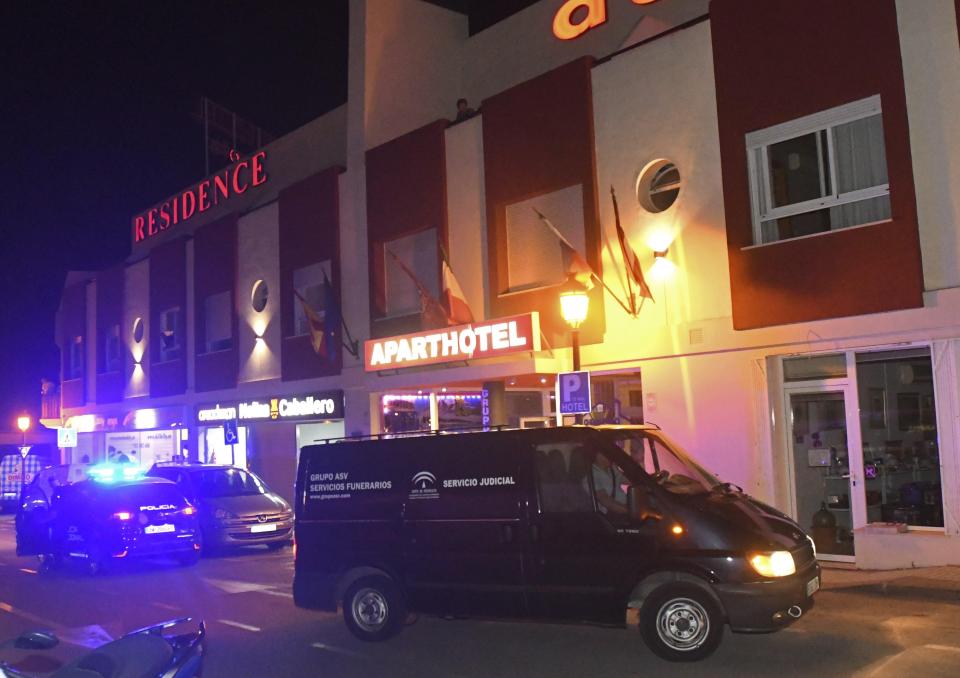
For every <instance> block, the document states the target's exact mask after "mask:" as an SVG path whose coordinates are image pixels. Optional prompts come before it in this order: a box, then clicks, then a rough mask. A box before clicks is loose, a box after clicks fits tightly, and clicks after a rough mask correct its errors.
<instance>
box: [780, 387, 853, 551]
mask: <svg viewBox="0 0 960 678" xmlns="http://www.w3.org/2000/svg"><path fill="white" fill-rule="evenodd" d="M847 390H848V389H847V388H846V384H842V385H838V386H837V387H830V386H825V387H821V388H803V389H796V390H794V389H789V388H788V389H787V391H786V408H787V415H788V418H787V423H788V435H789V446H788V447H789V450H790V456H791V460H790V466H789V468H790V472H791V475H792V494H793V509H794V517H795V518H796V519H797V522H798V523H799V524H800V527H802V528H803V529H804V530H805V531H806V532H807V533H808V534H809V535H810V536H812V537H813V540H814V542H815V543H816V546H817V554H818V556H820V557H821V558H825V559H832V560H853V556H854V552H855V549H854V529H855V528H857V527H860V526H862V525H863V524H864V523H865V521H864V516H862V515H861V514H862V511H863V506H862V503H863V502H862V497H863V493H862V489H861V488H860V487H859V486H858V482H857V480H858V478H859V477H860V473H859V471H860V467H861V466H862V459H861V458H860V455H859V453H858V451H859V436H858V435H857V434H856V427H855V426H854V431H852V433H853V435H848V433H849V432H851V431H850V427H848V420H847V413H848V411H856V407H855V404H854V406H853V407H848V404H847ZM855 451H857V452H855Z"/></svg>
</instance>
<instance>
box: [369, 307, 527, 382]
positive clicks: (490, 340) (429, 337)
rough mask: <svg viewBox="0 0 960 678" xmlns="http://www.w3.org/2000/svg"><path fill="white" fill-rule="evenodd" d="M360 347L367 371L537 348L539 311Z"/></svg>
mask: <svg viewBox="0 0 960 678" xmlns="http://www.w3.org/2000/svg"><path fill="white" fill-rule="evenodd" d="M363 350H364V368H365V369H366V371H367V372H377V371H380V370H392V369H398V368H402V367H417V366H422V365H435V364H439V363H449V362H459V361H463V360H474V359H479V358H495V357H498V356H503V355H509V354H511V353H522V352H525V351H539V350H540V314H539V313H536V312H534V313H524V314H523V315H515V316H510V317H508V318H497V319H494V320H485V321H482V322H475V323H470V324H468V325H457V326H455V327H444V328H442V329H437V330H429V331H426V332H417V333H415V334H404V335H401V336H396V337H389V338H386V339H371V340H369V341H367V342H366V343H365V344H364V347H363Z"/></svg>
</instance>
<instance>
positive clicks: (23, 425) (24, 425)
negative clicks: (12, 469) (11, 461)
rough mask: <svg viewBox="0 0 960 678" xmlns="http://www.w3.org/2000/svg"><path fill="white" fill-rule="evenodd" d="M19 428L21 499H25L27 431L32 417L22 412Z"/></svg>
mask: <svg viewBox="0 0 960 678" xmlns="http://www.w3.org/2000/svg"><path fill="white" fill-rule="evenodd" d="M17 428H18V429H20V501H21V502H22V501H23V491H24V490H25V489H26V487H27V454H29V452H30V448H29V447H27V431H28V430H29V428H30V417H28V416H27V415H25V414H21V415H20V416H19V417H17Z"/></svg>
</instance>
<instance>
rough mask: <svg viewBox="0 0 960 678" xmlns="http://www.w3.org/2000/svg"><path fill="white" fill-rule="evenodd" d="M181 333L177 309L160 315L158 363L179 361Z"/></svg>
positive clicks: (178, 310)
mask: <svg viewBox="0 0 960 678" xmlns="http://www.w3.org/2000/svg"><path fill="white" fill-rule="evenodd" d="M182 331H183V328H182V323H181V320H180V308H179V307H178V308H168V309H167V310H166V311H163V312H161V313H160V362H167V361H170V360H179V359H180V347H181V345H182V343H183V342H182V340H181V336H180V334H181V332H182Z"/></svg>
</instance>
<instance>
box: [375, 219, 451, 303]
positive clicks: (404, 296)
mask: <svg viewBox="0 0 960 678" xmlns="http://www.w3.org/2000/svg"><path fill="white" fill-rule="evenodd" d="M383 249H384V252H383V263H384V299H385V300H386V308H385V309H384V310H385V311H386V315H387V317H395V316H402V315H410V314H411V313H419V312H420V294H419V292H418V291H417V286H416V284H415V283H414V282H413V280H412V279H411V278H410V275H409V274H408V273H407V272H406V271H404V270H403V266H406V267H407V269H408V270H409V271H410V273H412V274H413V275H414V276H416V278H417V280H419V281H420V284H421V285H423V286H424V288H426V290H427V292H429V293H430V294H431V295H432V296H433V297H434V298H437V297H438V296H439V287H440V257H439V252H438V250H437V229H435V228H428V229H427V230H425V231H420V232H419V233H413V234H411V235H405V236H403V237H402V238H397V239H396V240H390V241H388V242H385V243H384V244H383ZM391 253H392V254H393V255H396V257H397V259H399V260H400V263H402V264H403V266H401V265H400V264H398V263H397V261H396V259H394V258H393V256H392V255H391Z"/></svg>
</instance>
